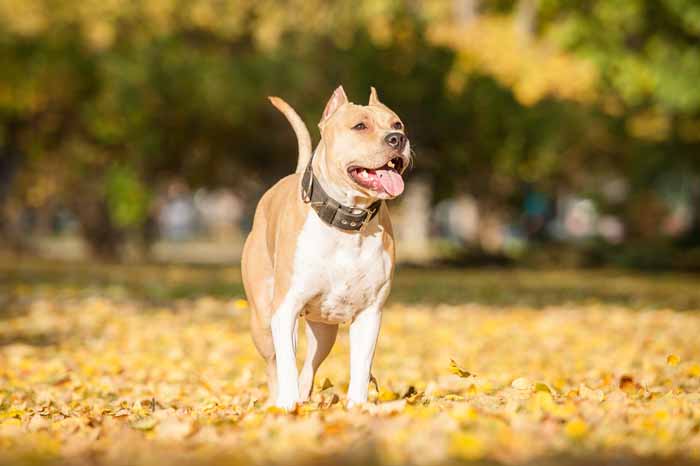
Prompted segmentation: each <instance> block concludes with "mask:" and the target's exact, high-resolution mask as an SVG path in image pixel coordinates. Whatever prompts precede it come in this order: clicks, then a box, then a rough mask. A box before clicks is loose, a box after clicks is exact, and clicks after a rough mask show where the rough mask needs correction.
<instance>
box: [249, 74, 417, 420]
mask: <svg viewBox="0 0 700 466" xmlns="http://www.w3.org/2000/svg"><path fill="white" fill-rule="evenodd" d="M270 100H271V102H272V104H273V105H274V106H275V107H277V109H279V110H280V111H281V112H282V113H283V114H284V115H285V117H286V118H287V120H289V122H290V124H291V125H292V128H293V129H294V132H295V133H296V136H297V141H298V145H299V159H298V163H297V168H296V173H294V174H293V175H290V176H287V177H286V178H283V179H282V180H281V181H279V182H278V183H277V184H276V185H274V186H273V187H272V188H270V190H269V191H267V192H266V193H265V194H264V195H263V197H262V199H261V200H260V202H259V204H258V206H257V209H256V211H255V218H254V220H253V229H252V231H251V232H250V235H249V236H248V239H247V240H246V242H245V246H244V248H243V259H242V273H243V285H244V287H245V291H246V295H247V297H248V301H249V303H250V307H251V311H252V315H251V329H252V333H253V340H254V342H255V346H256V347H257V348H258V351H259V352H260V354H261V355H262V356H263V357H264V358H265V360H266V361H267V377H268V387H269V390H270V400H273V399H274V400H275V402H274V403H275V405H276V406H277V407H279V408H283V409H286V410H293V409H294V408H295V407H296V404H297V403H299V402H303V401H305V400H307V399H308V397H309V395H310V394H311V390H312V388H313V380H314V375H315V373H316V370H317V369H318V367H319V366H320V365H321V362H323V360H324V359H325V358H326V356H327V355H328V353H329V352H330V350H331V347H332V346H333V343H334V342H335V338H336V335H337V332H338V324H340V323H343V322H350V385H349V388H348V395H347V396H348V402H347V404H348V406H354V405H357V404H360V403H365V402H366V401H367V391H368V385H369V379H370V369H371V366H372V359H373V357H374V349H375V346H376V343H377V336H378V335H379V325H380V321H381V315H382V306H383V305H384V302H385V301H386V298H387V296H388V295H389V289H390V288H391V280H392V275H393V270H394V237H393V232H392V229H391V221H390V219H389V211H388V210H387V207H386V205H385V204H384V200H386V199H393V198H395V197H396V196H398V195H400V194H401V193H402V192H403V189H404V183H403V179H402V174H403V172H404V170H405V169H406V167H407V166H408V165H409V162H410V160H411V155H410V154H411V149H410V145H409V142H408V139H407V138H406V135H405V133H404V127H403V123H402V122H401V120H400V119H399V117H398V116H397V115H396V114H395V113H394V112H393V111H391V110H390V109H389V108H388V107H386V106H385V105H384V104H382V103H381V102H380V101H379V98H378V97H377V92H376V91H375V89H374V88H372V90H371V93H370V97H369V105H367V106H362V105H356V104H353V103H350V102H348V98H347V96H346V95H345V91H344V90H343V87H342V86H340V87H338V88H337V89H336V90H335V92H333V95H332V96H331V98H330V100H329V101H328V103H327V104H326V108H325V110H324V111H323V117H322V118H321V122H320V123H319V128H320V129H321V140H320V142H319V144H318V146H317V147H316V150H315V151H314V152H313V154H312V152H311V137H310V136H309V131H308V129H307V128H306V125H305V124H304V122H303V121H302V120H301V118H300V117H299V115H297V113H296V112H295V111H294V109H292V107H290V106H289V105H288V104H287V103H286V102H285V101H283V100H282V99H280V98H277V97H271V98H270ZM301 317H303V318H304V319H305V321H306V337H307V340H308V344H307V347H308V351H307V355H306V360H305V362H304V366H303V368H302V370H301V374H299V373H298V372H297V366H296V356H295V352H296V340H297V325H298V321H297V319H298V318H301Z"/></svg>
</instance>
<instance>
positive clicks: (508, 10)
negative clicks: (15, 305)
mask: <svg viewBox="0 0 700 466" xmlns="http://www.w3.org/2000/svg"><path fill="white" fill-rule="evenodd" d="M698 82H700V4H698V3H697V2H696V1H693V0H655V1H643V0H629V1H625V2H616V1H612V0H607V1H604V0H598V1H564V0H539V1H538V0H519V1H506V0H503V1H485V0H481V1H479V0H425V1H418V0H413V1H411V0H405V1H401V0H339V1H332V2H329V1H325V0H286V1H272V0H270V1H262V0H255V1H253V0H250V1H249V0H237V1H233V0H229V1H225V0H221V1H211V0H191V1H176V0H149V1H144V2H132V1H124V0H82V1H50V0H2V1H0V208H1V209H2V210H1V212H2V213H1V215H0V234H1V235H2V246H3V249H4V250H6V252H7V251H13V252H14V253H17V252H20V253H21V254H23V255H24V256H27V255H40V256H45V257H51V258H60V259H71V260H73V259H86V258H89V257H93V258H99V259H105V260H115V259H118V260H124V261H144V260H146V261H149V260H156V261H186V262H212V261H219V262H226V263H235V262H236V261H237V259H238V256H239V251H240V248H241V243H242V237H243V236H244V235H245V233H246V232H247V230H248V229H249V227H250V221H251V220H250V219H251V214H252V210H253V208H254V205H255V203H256V201H257V199H258V198H259V196H260V195H261V193H262V192H264V190H265V189H266V188H267V187H269V186H270V185H271V184H272V183H274V182H275V181H276V180H277V179H279V178H280V177H282V176H284V175H286V174H288V173H290V172H291V171H292V170H293V167H294V165H295V162H296V142H295V140H294V135H293V133H292V131H291V129H290V128H289V127H288V124H287V122H286V121H285V120H284V118H283V117H282V116H281V115H280V114H278V113H277V112H276V111H275V110H274V108H272V107H271V106H270V105H269V104H268V102H267V100H266V98H265V97H266V96H267V95H279V96H282V97H283V98H285V99H286V100H287V101H289V102H290V103H291V104H292V105H293V106H294V107H295V108H296V109H297V110H298V111H299V112H300V113H301V114H302V116H303V118H304V119H305V121H306V122H307V125H308V126H309V127H310V128H311V129H312V134H313V136H314V138H315V139H317V138H318V132H317V130H316V123H317V122H318V120H319V117H320V113H321V111H322V109H323V106H324V104H325V101H326V100H327V99H328V97H329V96H330V94H331V92H332V90H333V89H334V88H335V86H337V85H338V84H341V83H342V84H343V85H344V86H345V89H346V90H347V92H348V95H349V97H350V99H351V100H352V101H354V102H357V103H365V102H366V100H367V98H368V94H369V86H370V85H374V86H376V87H377V88H378V90H379V93H380V97H381V98H382V100H383V101H384V102H385V103H386V104H388V105H389V106H390V107H391V108H393V109H394V110H396V112H397V113H398V114H399V115H401V117H402V118H403V120H404V121H405V123H406V126H407V129H408V134H409V136H410V138H411V142H412V146H413V147H414V148H415V151H416V161H415V168H414V169H413V170H412V172H411V173H410V175H409V176H408V180H407V189H406V192H405V194H404V195H403V197H402V199H401V200H400V201H397V202H392V203H391V209H392V214H393V218H394V223H395V224H396V229H397V235H398V237H399V241H400V244H399V259H400V260H401V261H402V262H412V263H435V262H449V263H458V264H466V265H469V264H483V263H497V264H524V265H529V264H556V265H567V266H572V265H584V266H590V265H601V264H602V265H608V264H612V265H624V266H631V267H645V268H648V267H656V268H676V269H698V268H699V267H700V235H699V233H700V229H699V225H700V223H699V221H698V200H699V197H700V180H699V177H698V173H699V172H700V154H699V152H698V151H699V149H700V86H698Z"/></svg>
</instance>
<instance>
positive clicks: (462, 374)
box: [450, 359, 474, 377]
mask: <svg viewBox="0 0 700 466" xmlns="http://www.w3.org/2000/svg"><path fill="white" fill-rule="evenodd" d="M450 372H452V373H453V374H456V375H458V376H460V377H471V376H472V375H474V374H472V373H471V372H469V371H465V370H464V369H462V368H461V367H459V366H458V365H457V363H456V362H455V360H454V359H450Z"/></svg>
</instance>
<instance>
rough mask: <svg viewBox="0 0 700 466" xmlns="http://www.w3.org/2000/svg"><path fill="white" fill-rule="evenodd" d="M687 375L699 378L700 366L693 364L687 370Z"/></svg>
mask: <svg viewBox="0 0 700 466" xmlns="http://www.w3.org/2000/svg"><path fill="white" fill-rule="evenodd" d="M688 375H689V376H691V377H700V364H693V365H692V366H690V367H689V368H688Z"/></svg>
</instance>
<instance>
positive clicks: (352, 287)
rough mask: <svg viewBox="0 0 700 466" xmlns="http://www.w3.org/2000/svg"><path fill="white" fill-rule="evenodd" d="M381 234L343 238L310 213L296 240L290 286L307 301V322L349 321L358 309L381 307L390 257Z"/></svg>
mask: <svg viewBox="0 0 700 466" xmlns="http://www.w3.org/2000/svg"><path fill="white" fill-rule="evenodd" d="M382 236H383V231H382V229H381V227H379V228H376V229H374V230H373V231H372V233H371V234H367V233H363V234H360V233H346V232H342V231H339V230H337V229H335V228H333V227H330V226H328V225H326V224H325V223H323V222H322V221H321V220H320V219H319V218H318V216H317V215H316V214H315V213H314V212H310V213H309V216H308V217H307V219H306V222H305V223H304V227H303V229H302V231H301V232H300V234H299V238H298V240H297V249H296V254H295V259H294V271H293V279H292V283H293V285H292V286H293V287H294V288H296V289H297V290H298V291H299V292H300V293H301V294H303V295H305V296H306V297H307V298H308V299H309V301H308V304H307V305H306V308H305V309H304V313H305V315H306V317H307V318H308V319H311V320H320V321H324V322H329V323H339V322H347V321H351V320H352V319H353V317H354V316H355V315H356V314H357V313H358V312H359V311H361V310H363V309H365V308H367V307H370V306H373V305H376V304H381V302H380V301H383V300H384V299H386V294H387V293H388V286H385V285H388V282H389V280H390V278H391V266H392V258H391V257H390V255H389V253H388V252H387V251H386V250H385V248H384V244H383V241H382Z"/></svg>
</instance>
